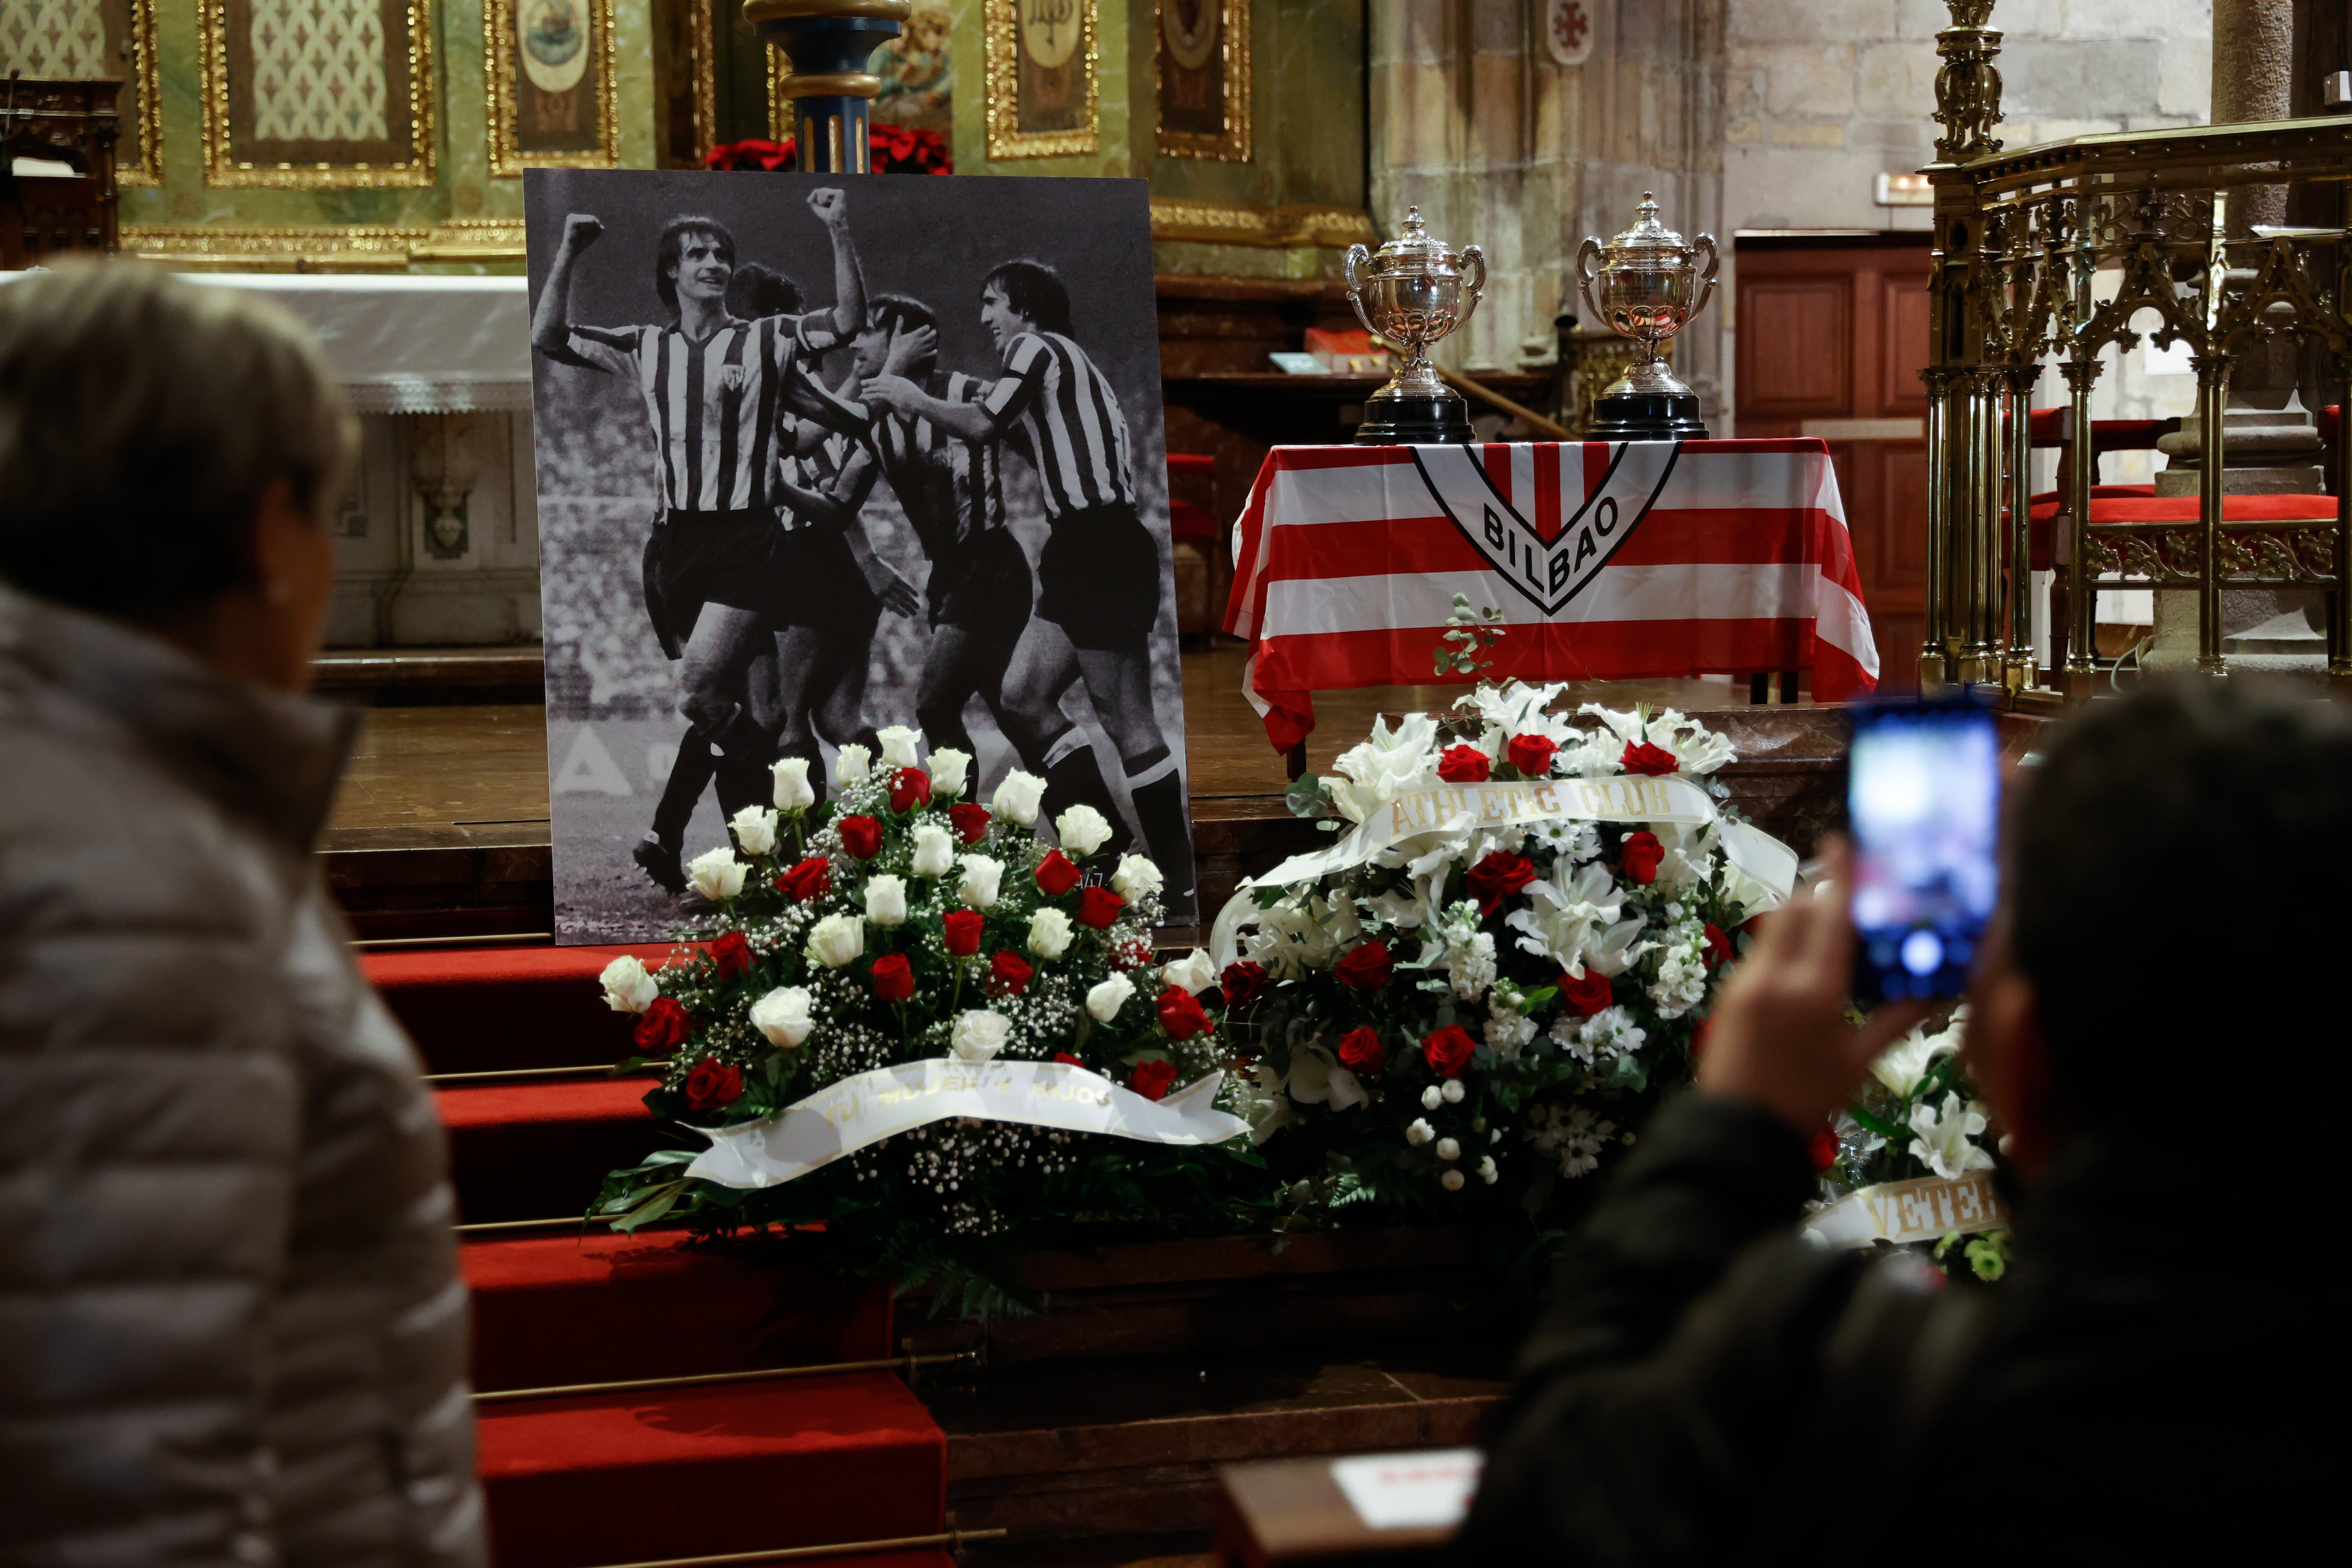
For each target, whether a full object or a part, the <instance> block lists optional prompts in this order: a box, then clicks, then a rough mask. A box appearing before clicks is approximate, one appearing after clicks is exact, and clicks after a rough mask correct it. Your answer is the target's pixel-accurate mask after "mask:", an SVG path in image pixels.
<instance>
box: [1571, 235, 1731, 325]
mask: <svg viewBox="0 0 2352 1568" xmlns="http://www.w3.org/2000/svg"><path fill="white" fill-rule="evenodd" d="M1707 243H1708V244H1709V245H1713V244H1714V243H1715V241H1713V240H1708V241H1707ZM1587 262H1591V264H1592V265H1591V267H1587V266H1586V265H1585V264H1586V263H1587ZM1600 262H1601V242H1600V241H1599V240H1597V239H1594V238H1592V237H1590V236H1588V237H1586V238H1585V241H1584V243H1583V244H1582V245H1580V246H1578V247H1576V291H1577V292H1578V293H1580V294H1581V295H1583V296H1584V308H1585V309H1586V310H1590V311H1591V312H1592V319H1593V321H1596V322H1598V323H1599V324H1600V325H1601V326H1604V327H1605V326H1607V325H1608V324H1609V321H1608V319H1607V318H1606V317H1604V316H1602V315H1601V302H1600V301H1599V300H1595V299H1594V298H1593V297H1592V285H1593V284H1594V283H1595V282H1596V281H1598V280H1599V279H1600V277H1601V266H1600ZM1709 276H1710V277H1712V276H1713V274H1712V272H1710V273H1709Z"/></svg>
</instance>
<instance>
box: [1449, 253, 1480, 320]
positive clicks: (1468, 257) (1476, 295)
mask: <svg viewBox="0 0 2352 1568" xmlns="http://www.w3.org/2000/svg"><path fill="white" fill-rule="evenodd" d="M1462 259H1463V260H1464V261H1465V262H1467V263H1468V264H1469V265H1471V266H1473V267H1475V268H1477V269H1478V281H1476V282H1475V283H1473V284H1471V285H1470V302H1469V303H1468V304H1466V305H1465V306H1463V307H1462V316H1461V320H1460V321H1456V322H1455V323H1454V325H1456V326H1457V327H1458V326H1460V325H1461V323H1462V321H1468V320H1469V319H1470V312H1471V311H1473V310H1476V309H1477V308H1478V301H1479V300H1483V299H1485V298H1486V252H1485V251H1483V250H1481V249H1479V248H1478V247H1476V246H1475V245H1465V246H1464V247H1462Z"/></svg>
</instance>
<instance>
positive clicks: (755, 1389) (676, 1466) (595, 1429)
mask: <svg viewBox="0 0 2352 1568" xmlns="http://www.w3.org/2000/svg"><path fill="white" fill-rule="evenodd" d="M478 1434H479V1442H480V1451H481V1474H482V1482H483V1488H484V1490H485V1491H486V1493H487V1494H488V1500H489V1510H490V1538H491V1552H492V1559H493V1561H495V1562H496V1563H498V1564H499V1568H593V1565H595V1564H600V1563H642V1562H646V1561H650V1560H653V1559H657V1558H669V1557H697V1556H709V1555H716V1554H719V1553H721V1552H757V1551H762V1550H771V1549H774V1548H778V1547H786V1546H821V1545H826V1544H829V1543H832V1542H853V1541H878V1540H887V1539H894V1538H898V1537H903V1536H910V1535H924V1534H929V1533H930V1532H933V1531H938V1530H940V1528H941V1526H942V1521H943V1520H944V1519H945V1510H946V1506H947V1437H946V1435H945V1434H944V1433H942V1432H941V1431H940V1427H939V1425H938V1423H936V1422H934V1421H933V1420H932V1419H931V1417H930V1414H929V1412H928V1411H926V1410H925V1409H924V1408H923V1405H922V1402H921V1401H920V1400H919V1399H917V1398H916V1397H915V1396H914V1394H911V1393H909V1392H908V1389H907V1386H906V1384H902V1383H900V1382H899V1381H898V1378H897V1377H895V1376H893V1375H891V1374H890V1373H848V1374H843V1375H838V1376H833V1377H815V1378H807V1379H794V1380H793V1381H791V1382H788V1383H764V1384H759V1383H755V1384H728V1385H722V1386H719V1387H716V1388H699V1389H682V1390H677V1391H676V1392H673V1393H668V1394H658V1395H654V1396H647V1397H640V1398H637V1399H635V1400H631V1401H627V1402H622V1401H619V1400H614V1399H591V1398H581V1399H548V1400H532V1401H529V1402H526V1403H521V1404H516V1405H485V1406H483V1407H482V1408H481V1411H480V1421H479V1426H478Z"/></svg>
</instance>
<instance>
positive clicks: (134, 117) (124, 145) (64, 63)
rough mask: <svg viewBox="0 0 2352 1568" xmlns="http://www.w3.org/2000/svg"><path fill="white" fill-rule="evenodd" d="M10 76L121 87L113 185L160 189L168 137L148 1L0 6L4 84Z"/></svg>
mask: <svg viewBox="0 0 2352 1568" xmlns="http://www.w3.org/2000/svg"><path fill="white" fill-rule="evenodd" d="M11 74H14V75H19V76H22V77H23V78H24V79H26V80H27V81H90V80H95V79H99V78H101V77H112V78H115V79H119V80H121V83H122V91H121V95H120V96H119V97H118V98H117V99H116V100H115V104H116V106H117V108H118V109H119V110H121V115H122V136H121V141H120V142H118V143H117V144H116V147H115V153H114V176H115V181H116V183H117V184H124V185H152V184H155V182H156V179H157V176H158V174H159V171H160V170H161V168H162V158H163V111H162V108H161V106H160V104H159V102H158V98H159V94H158V92H157V89H156V85H155V11H154V7H153V5H152V4H151V3H150V0H0V77H5V76H8V75H11Z"/></svg>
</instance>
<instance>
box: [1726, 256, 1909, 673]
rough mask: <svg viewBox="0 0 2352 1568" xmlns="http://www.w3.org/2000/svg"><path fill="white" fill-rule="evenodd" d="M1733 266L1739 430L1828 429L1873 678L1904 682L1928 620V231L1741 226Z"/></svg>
mask: <svg viewBox="0 0 2352 1568" xmlns="http://www.w3.org/2000/svg"><path fill="white" fill-rule="evenodd" d="M1738 279H1739V281H1738V290H1739V292H1738V309H1737V313H1736V321H1737V322H1738V345H1739V347H1738V367H1737V378H1738V379H1737V392H1736V395H1735V402H1734V410H1735V413H1736V415H1737V418H1738V433H1739V435H1741V436H1743V437H1771V436H1820V437H1823V438H1825V439H1826V440H1827V441H1828V442H1829V447H1830V460H1831V462H1832V464H1833V465H1834V466H1835V468H1836V469H1837V480H1838V490H1839V493H1840V494H1841V495H1843V497H1844V499H1845V519H1846V527H1847V529H1848V530H1849V531H1851V532H1852V534H1853V553H1854V565H1855V569H1856V571H1857V572H1858V573H1859V574H1861V577H1862V593H1863V602H1864V604H1865V605H1867V606H1868V607H1869V610H1870V624H1871V629H1872V630H1873V632H1874V633H1875V634H1876V637H1877V641H1878V668H1879V684H1880V686H1881V688H1882V689H1906V690H1907V689H1916V687H1917V686H1918V684H1919V639H1920V637H1921V635H1922V633H1923V632H1924V631H1925V629H1926V625H1927V438H1926V437H1927V391H1926V388H1925V387H1924V386H1923V385H1922V384H1921V383H1920V380H1919V370H1920V367H1921V366H1923V365H1925V364H1926V363H1927V236H1926V235H1924V234H1922V235H1919V236H1917V237H1916V239H1915V238H1914V237H1911V236H1907V235H1906V236H1897V235H1883V236H1881V235H1873V236H1867V237H1856V238H1854V239H1853V240H1846V239H1844V238H1843V237H1841V238H1836V239H1827V238H1805V239H1780V238H1778V237H1775V238H1772V239H1769V240H1760V241H1759V240H1753V239H1743V240H1741V241H1739V253H1738Z"/></svg>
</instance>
